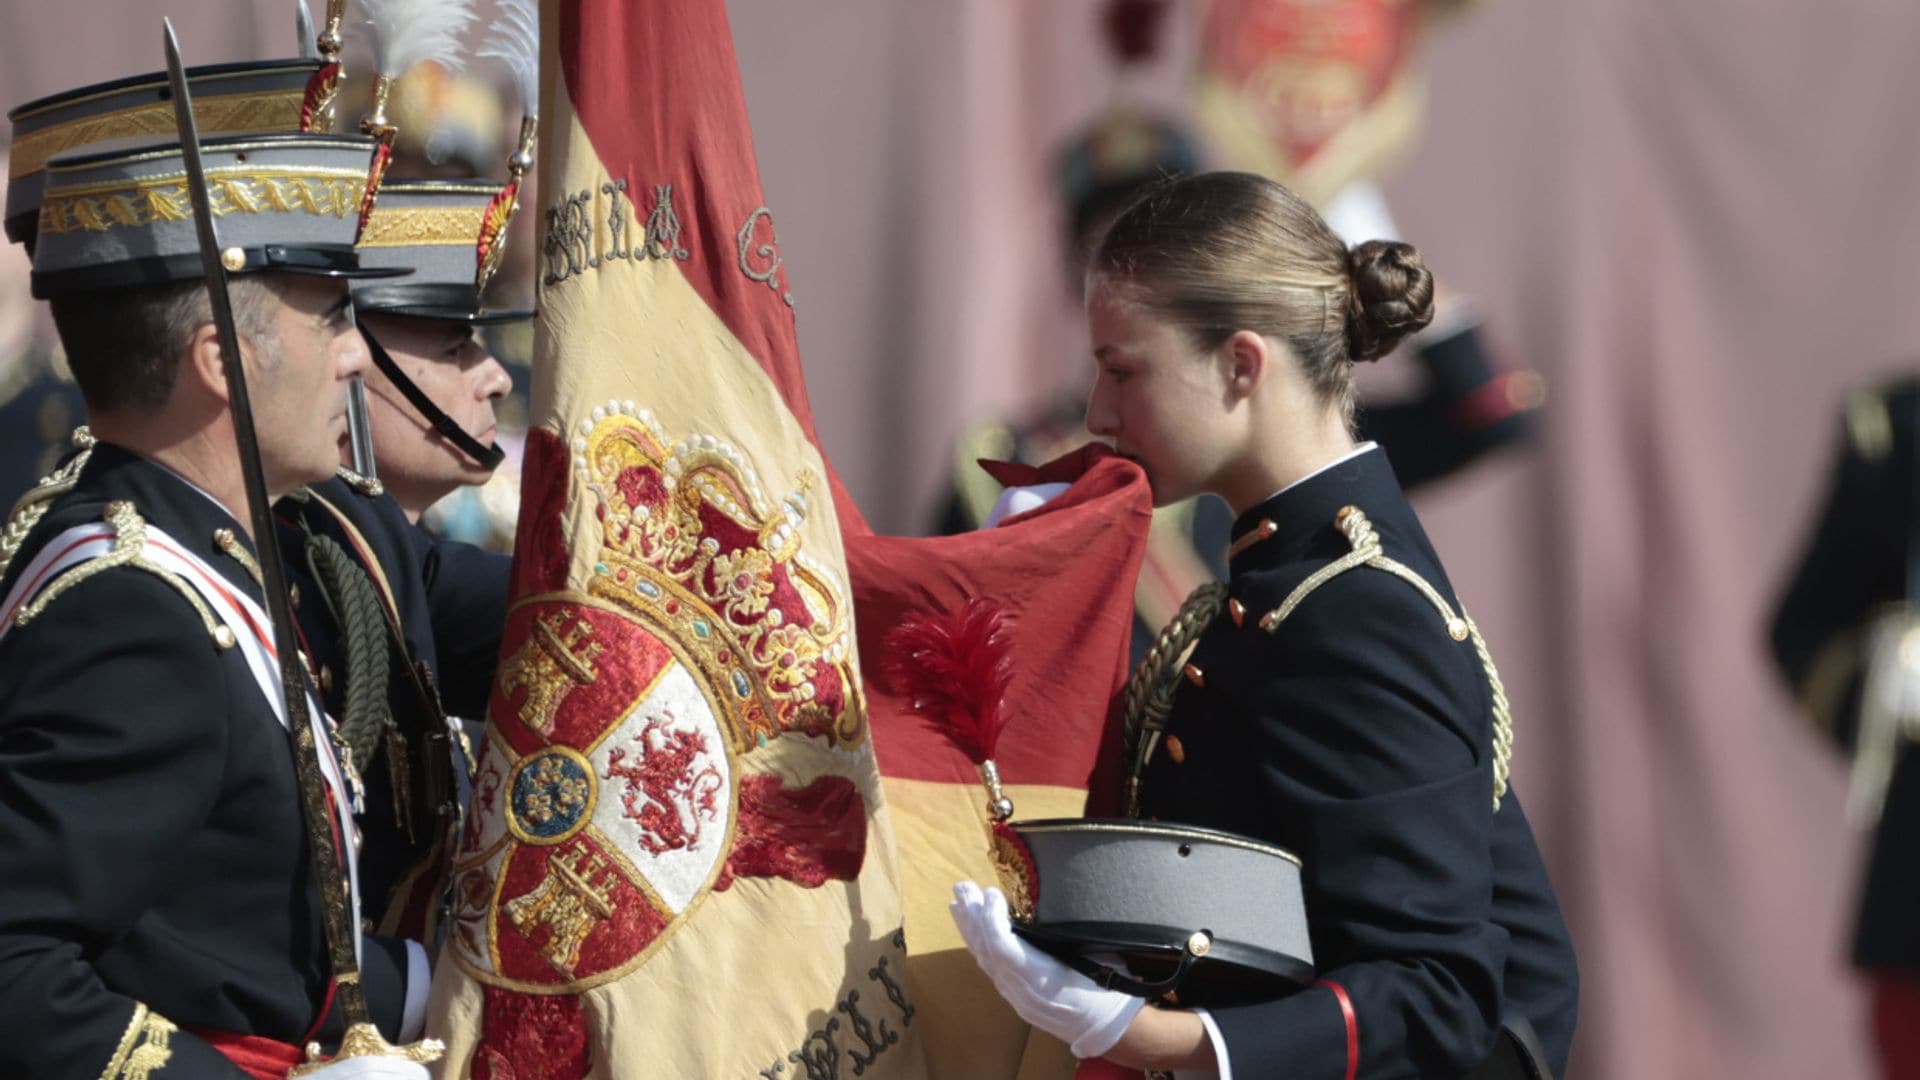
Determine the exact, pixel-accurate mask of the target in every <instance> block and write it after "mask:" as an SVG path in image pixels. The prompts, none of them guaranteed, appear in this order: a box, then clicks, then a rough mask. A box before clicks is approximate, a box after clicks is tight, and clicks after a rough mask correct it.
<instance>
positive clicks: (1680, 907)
mask: <svg viewBox="0 0 1920 1080" xmlns="http://www.w3.org/2000/svg"><path fill="white" fill-rule="evenodd" d="M729 9H730V10H731V12H732V14H733V18H734V25H735V32H736V36H737V38H738V48H739V55H740V60H741V64H742V68H743V78H744V80H745V83H746V89H747V96H748V103H749V106H750V108H751V109H752V113H753V119H754V126H755V133H756V141H757V143H758V148H759V153H760V161H761V168H762V173H763V177H764V180H765V186H766V190H767V195H768V201H769V204H770V205H771V206H772V207H773V209H774V213H775V220H776V224H777V227H778V230H779V236H780V242H781V247H782V252H783V254H784V255H785V257H786V259H787V264H788V268H789V270H790V272H791V274H792V281H793V283H794V289H795V292H796V295H797V300H798V310H799V319H800V337H801V341H802V344H803V347H804V349H805V353H806V356H807V358H808V367H809V379H810V382H811V385H812V388H813V394H814V405H815V409H816V413H817V416H818V419H819V423H820V428H821V431H822V435H823V438H824V439H825V441H826V443H827V448H828V450H829V452H830V453H831V454H832V455H833V456H834V458H835V461H836V464H837V465H838V467H839V468H840V470H841V472H842V474H843V475H844V476H845V478H846V480H847V481H848V483H849V484H850V485H851V486H852V488H853V490H854V491H855V493H856V494H857V495H858V496H859V497H860V498H861V500H862V502H863V505H864V507H865V509H866V512H867V514H868V515H869V517H871V518H872V519H873V521H874V522H875V524H876V525H877V526H879V527H881V528H889V529H894V530H901V531H905V530H911V529H914V528H916V527H918V526H919V525H920V524H921V523H922V522H924V521H925V520H926V516H927V514H928V513H929V511H930V510H931V508H932V505H933V503H934V501H935V499H936V498H937V494H938V491H939V489H940V487H941V486H942V484H943V483H944V479H945V476H946V472H947V466H948V457H949V451H948V449H947V447H948V444H949V442H950V440H951V438H952V436H953V435H954V434H955V433H956V432H958V431H959V430H961V429H962V428H963V427H964V426H966V425H967V424H968V423H970V422H972V421H974V420H977V419H979V418H981V417H984V416H988V415H992V414H995V413H997V412H1001V411H1004V410H1006V409H1009V408H1014V407H1018V406H1022V405H1027V404H1031V403H1033V402H1037V401H1040V400H1044V399H1046V398H1048V397H1050V396H1051V395H1052V394H1053V393H1054V392H1056V391H1057V390H1058V389H1059V388H1061V387H1064V386H1068V385H1071V384H1072V383H1073V382H1074V381H1075V379H1076V378H1077V377H1078V376H1079V374H1080V371H1081V367H1082V365H1083V364H1084V363H1085V361H1084V360H1083V359H1082V355H1083V354H1082V346H1081V344H1080V341H1079V331H1078V327H1077V325H1076V323H1075V321H1074V317H1075V312H1074V304H1073V300H1072V297H1071V295H1070V290H1069V288H1068V286H1067V283H1065V282H1063V281H1062V279H1061V272H1060V271H1059V269H1058V262H1059V260H1058V256H1057V252H1056V250H1055V247H1054V243H1055V239H1056V237H1057V234H1058V232H1059V222H1058V219H1057V218H1056V216H1055V215H1056V210H1055V207H1054V203H1053V198H1052V195H1051V191H1050V175H1049V173H1048V165H1049V161H1050V156H1049V155H1050V154H1051V151H1052V149H1053V147H1054V145H1055V143H1056V142H1057V140H1058V139H1060V138H1061V137H1063V136H1064V135H1065V134H1067V133H1068V132H1069V131H1070V130H1071V129H1072V128H1073V126H1074V125H1075V124H1076V123H1078V122H1080V121H1082V120H1084V119H1085V118H1086V117H1087V116H1088V115H1090V114H1091V113H1092V112H1093V111H1094V110H1095V109H1097V108H1098V107H1099V105H1100V104H1101V103H1102V102H1103V101H1104V100H1105V97H1106V95H1107V92H1108V86H1109V82H1110V73H1109V71H1108V68H1107V64H1106V61H1105V60H1104V57H1103V53H1102V50H1101V47H1100V44H1099V41H1098V38H1097V36H1096V34H1095V33H1094V32H1093V19H1094V16H1095V13H1096V11H1097V10H1098V3H1097V2H1096V0H932V2H920V3H897V2H891V3H890V2H885V0H808V2H805V3H796V2H794V0H730V3H729ZM163 11H167V12H171V13H174V14H175V15H176V22H177V23H178V24H179V26H180V29H181V35H182V39H183V41H184V42H185V43H186V47H187V51H188V54H189V56H190V59H191V60H192V61H194V62H212V61H216V60H222V59H232V58H237V57H240V56H244V55H248V54H249V53H252V54H255V55H262V54H264V53H263V52H262V50H264V51H265V52H271V53H275V54H279V53H284V52H286V51H288V49H289V47H290V45H291V41H292V34H291V30H290V26H291V17H290V11H291V5H290V4H285V3H282V2H280V0H254V2H252V3H240V2H212V0H167V2H166V3H163V4H142V3H133V2H131V0H125V2H115V3H108V2H105V0H66V2H62V3H48V2H46V0H0V25H4V26H6V27H7V28H8V29H7V31H6V32H5V33H4V34H3V35H0V91H4V97H5V99H6V100H7V101H9V102H18V101H21V100H24V99H25V98H27V97H29V96H34V95H38V94H43V93H48V92H53V91H56V90H60V89H64V88H66V87H68V86H71V85H74V84H76V83H78V82H81V81H86V80H92V79H102V78H108V77H112V76H115V75H120V74H125V73H130V72H132V71H135V70H148V69H152V68H154V67H157V66H158V63H159V57H160V50H159V31H158V17H159V14H160V13H161V12H163ZM149 24H151V25H149ZM1174 29H1175V30H1176V35H1175V39H1176V40H1175V43H1174V46H1175V47H1174V50H1173V51H1174V52H1175V53H1178V51H1179V48H1178V46H1179V41H1180V38H1181V37H1182V35H1184V33H1185V28H1184V26H1176V27H1175V28H1174ZM1916 40H1920V6H1917V5H1913V4H1909V3H1897V2H1895V0H1827V2H1826V3H1822V4H1818V5H1813V4H1799V5H1771V6H1769V5H1755V4H1751V3H1748V2H1744V0H1692V2H1690V3H1671V2H1663V0H1614V2H1611V3H1592V2H1574V0H1529V2H1522V0H1492V2H1490V3H1487V4H1483V5H1481V6H1479V7H1478V8H1476V9H1475V10H1474V11H1473V12H1472V13H1471V14H1470V15H1468V16H1467V17H1465V18H1462V19H1460V20H1458V21H1457V22H1455V23H1452V24H1450V25H1448V26H1446V27H1445V28H1443V30H1442V31H1441V33H1440V34H1439V36H1438V37H1437V39H1436V40H1435V41H1434V43H1433V47H1432V49H1431V51H1430V53H1429V57H1428V60H1429V63H1428V66H1429V68H1430V71H1431V73H1432V101H1431V106H1432V108H1431V123H1430V125H1429V131H1428V136H1427V138H1426V140H1425V142H1424V143H1423V144H1422V145H1421V147H1420V148H1419V149H1418V151H1417V152H1416V153H1415V154H1414V155H1413V157H1412V159H1411V160H1410V161H1408V162H1407V164H1406V165H1405V167H1404V168H1403V169H1402V170H1401V171H1400V172H1399V173H1398V174H1397V175H1396V177H1395V178H1394V179H1393V181H1392V183H1391V184H1390V185H1389V193H1390V196H1391V199H1392V202H1393V205H1394V208H1395V211H1396V214H1397V216H1398V218H1399V224H1400V228H1401V231H1402V232H1403V233H1404V234H1405V235H1406V236H1407V237H1408V238H1409V239H1411V240H1412V241H1413V242H1415V243H1416V244H1418V245H1419V246H1420V247H1421V248H1422V250H1423V251H1424V252H1425V253H1426V255H1427V257H1428V260H1429V262H1430V263H1431V264H1432V265H1433V266H1435V267H1436V268H1437V269H1438V270H1439V272H1440V273H1441V274H1442V276H1443V277H1444V278H1445V279H1446V280H1447V281H1448V283H1449V284H1450V285H1451V286H1452V287H1453V288H1455V289H1458V290H1461V291H1463V292H1467V293H1470V294H1472V295H1474V296H1475V297H1477V298H1478V299H1479V301H1480V302H1481V305H1482V307H1483V308H1484V310H1485V312H1486V315H1487V317H1488V323H1489V326H1490V327H1491V330H1492V333H1493V336H1494V338H1495V340H1496V341H1497V342H1498V343H1499V344H1500V345H1501V346H1503V347H1504V349H1505V350H1507V351H1508V352H1509V353H1510V355H1511V356H1512V357H1514V358H1516V359H1521V360H1524V361H1525V362H1527V363H1529V364H1531V365H1532V366H1534V367H1536V368H1538V369H1540V370H1541V371H1543V372H1544V373H1545V374H1546V375H1547V377H1548V378H1549V380H1550V382H1551V385H1552V391H1553V397H1552V400H1551V402H1550V404H1549V411H1548V412H1547V414H1546V417H1545V422H1544V424H1543V427H1542V430H1541V432H1540V437H1539V439H1538V440H1537V442H1536V444H1535V445H1534V447H1533V448H1532V449H1531V450H1528V451H1524V452H1521V453H1518V454H1510V455H1508V456H1507V457H1505V458H1502V459H1500V460H1498V461H1495V462H1492V463H1490V464H1488V465H1486V466H1484V467H1482V468H1480V469H1479V470H1477V471H1476V472H1474V473H1473V474H1472V475H1470V476H1467V477H1463V478H1461V479H1460V480H1458V481H1455V482H1452V483H1450V484H1449V485H1447V486H1444V487H1443V488H1441V489H1440V490H1437V491H1435V492H1433V494H1432V495H1430V496H1428V497H1426V498H1424V500H1423V502H1422V510H1423V514H1424V516H1425V518H1426V520H1427V522H1428V524H1429V526H1430V528H1431V531H1432V532H1433V534H1434V538H1435V541H1436V543H1437V544H1438V546H1439V548H1440V550H1441V551H1442V553H1443V554H1444V556H1445V557H1446V559H1447V561H1448V565H1449V569H1450V572H1451V574H1452V577H1453V579H1454V581H1455V584H1456V585H1457V586H1458V587H1459V589H1460V591H1461V593H1462V594H1463V595H1464V596H1465V597H1466V598H1467V600H1468V602H1469V603H1470V604H1471V606H1472V608H1473V610H1474V612H1475V614H1476V617H1477V618H1478V620H1479V622H1480V623H1481V625H1482V626H1484V627H1485V628H1486V629H1487V631H1488V635H1489V637H1490V638H1491V640H1492V641H1493V643H1494V646H1495V649H1496V651H1497V653H1498V655H1499V656H1500V658H1501V661H1502V669H1503V671H1504V673H1505V674H1506V678H1507V683H1508V685H1509V688H1510V689H1511V691H1512V693H1513V696H1514V698H1515V702H1516V706H1517V709H1518V710H1519V716H1520V721H1519V723H1520V726H1519V736H1518V737H1519V747H1518V750H1517V755H1518V759H1519V760H1518V765H1517V768H1516V776H1517V778H1518V780H1517V784H1518V787H1519V790H1521V791H1522V792H1523V794H1524V797H1525V798H1526V800H1527V805H1528V808H1529V812H1530V813H1531V815H1532V816H1533V818H1534V821H1535V824H1536V828H1537V829H1538V831H1539V833H1540V836H1541V841H1542V845H1543V847H1544V848H1545V850H1546V853H1547V856H1548V860H1549V862H1550V863H1551V864H1552V866H1553V869H1554V872H1555V880H1556V883H1557V884H1558V886H1559V888H1560V890H1561V894H1562V897H1563V900H1564V902H1565V904H1566V907H1567V910H1568V914H1569V917H1570V919H1571V920H1572V922H1573V924H1574V928H1575V933H1576V937H1577V940H1578V942H1579V945H1580V947H1581V956H1582V961H1583V965H1584V975H1585V981H1584V988H1585V1009H1584V1013H1583V1020H1582V1028H1581V1033H1580V1039H1579V1044H1578V1046H1577V1050H1576V1065H1575V1075H1576V1076H1577V1077H1595V1078H1606V1080H1644V1078H1656V1077H1688V1078H1695V1077H1698V1078H1717V1077H1728V1078H1732V1077H1742V1078H1747V1077H1753V1078H1778V1080H1789V1078H1793V1080H1798V1078H1801V1077H1807V1076H1820V1077H1823V1078H1826V1080H1845V1078H1850V1077H1865V1076H1868V1075H1870V1073H1869V1069H1868V1066H1867V1061H1868V1057H1867V1055H1866V1049H1865V1045H1864V1028H1863V1026H1862V1025H1863V1019H1862V1015H1861V1011H1860V1000H1859V995H1858V993H1857V990H1856V987H1855V984H1854V981H1853V977H1852V975H1851V973H1850V972H1848V971H1847V970H1846V968H1845V966H1844V962H1843V959H1842V957H1843V955H1844V949H1845V944H1846V931H1847V924H1848V920H1849V918H1850V913H1851V903H1852V899H1851V892H1852V888H1853V873H1854V862H1855V857H1856V852H1855V847H1856V844H1855V841H1854V839H1853V838H1852V837H1851V836H1850V835H1849V834H1848V832H1847V831H1846V830H1845V828H1844V827H1843V826H1842V824H1841V809H1840V798H1839V793H1840V788H1841V770H1840V766H1839V764H1838V763H1837V762H1836V761H1835V760H1834V759H1833V758H1832V755H1830V754H1828V753H1827V752H1826V751H1825V748H1824V747H1821V746H1819V745H1817V744H1815V742H1814V741H1813V740H1812V739H1811V738H1810V737H1808V736H1807V735H1806V734H1805V733H1804V732H1803V731H1802V730H1801V729H1800V727H1799V726H1798V723H1797V721H1796V720H1795V718H1794V717H1793V715H1792V712H1791V709H1790V707H1789V703H1788V702H1787V700H1786V698H1785V695H1784V694H1783V692H1782V691H1781V690H1780V689H1779V688H1778V686H1777V685H1776V682H1775V680H1774V678H1773V676H1772V674H1771V672H1770V670H1769V669H1768V667H1767V666H1766V663H1765V659H1764V656H1763V655H1762V652H1761V645H1760V641H1761V627H1762V624H1763V620H1764V618H1765V614H1766V609H1767V606H1768V604H1769V603H1770V602H1771V599H1772V597H1773V595H1774V593H1775V591H1776V589H1777V588H1778V585H1779V580H1780V577H1781V575H1782V573H1783V572H1784V570H1785V568H1786V566H1787V564H1788V561H1789V559H1790V558H1791V557H1792V554H1793V552H1794V549H1795V547H1796V545H1797V544H1798V543H1799V540H1800V537H1801V535H1802V530H1803V526H1804V518H1805V516H1806V515H1807V514H1808V513H1810V512H1811V509H1812V503H1813V499H1814V497H1815V494H1816V488H1817V486H1818V484H1819V481H1820V478H1821V475H1822V473H1823V471H1824V469H1825V467H1826V462H1827V458H1828V454H1829V453H1830V450H1831V444H1832V442H1833V438H1834V432H1835V427H1836V424H1835V409H1836V407H1837V405H1838V403H1839V401H1840V398H1841V394H1842V392H1843V390H1844V389H1845V388H1846V387H1848V386H1850V385H1852V384H1854V383H1856V382H1858V381H1859V380H1861V379H1863V378H1865V377H1867V376H1869V375H1870V374H1872V373H1874V372H1878V371H1883V370H1888V369H1890V368H1891V367H1894V366H1896V365H1897V364H1899V363H1900V361H1901V360H1902V359H1903V358H1906V357H1911V356H1913V355H1915V354H1916V353H1917V352H1920V348H1917V347H1916V346H1920V305H1916V304H1914V303H1913V302H1911V300H1910V299H1909V297H1908V296H1907V295H1906V293H1907V291H1908V290H1909V288H1910V286H1909V282H1910V281H1911V280H1912V277H1913V276H1912V274H1911V272H1910V271H1909V269H1908V267H1907V266H1906V259H1907V258H1908V257H1910V253H1911V252H1914V251H1920V200H1917V199H1916V193H1917V192H1920V133H1916V124H1915V122H1914V120H1915V118H1914V115H1913V113H1914V112H1915V111H1916V109H1917V108H1920V69H1916V68H1915V67H1914V66H1913V64H1912V63H1911V57H1910V55H1908V54H1909V53H1910V51H1911V48H1910V46H1911V43H1912V42H1914V41H1916ZM1180 74H1181V73H1180V71H1179V70H1178V65H1177V64H1176V63H1173V62H1169V63H1167V64H1165V65H1163V66H1162V69H1161V70H1159V71H1157V72H1156V73H1155V74H1154V75H1153V76H1152V77H1150V78H1149V79H1148V80H1147V85H1146V86H1145V88H1144V93H1146V95H1147V96H1149V97H1151V98H1154V99H1157V100H1160V101H1164V102H1167V103H1169V104H1172V103H1175V102H1177V100H1178V91H1179V86H1180ZM18 257H19V255H18V252H17V250H14V249H9V250H7V251H5V252H0V258H8V259H17V258H18ZM1370 374H1371V373H1370ZM1382 375H1383V376H1384V379H1383V381H1391V378H1392V373H1391V372H1386V373H1382Z"/></svg>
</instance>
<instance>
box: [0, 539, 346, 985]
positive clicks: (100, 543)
mask: <svg viewBox="0 0 1920 1080" xmlns="http://www.w3.org/2000/svg"><path fill="white" fill-rule="evenodd" d="M115 540H116V534H115V532H114V530H113V527H112V526H110V525H107V524H105V523H98V522H96V523H92V524H87V525H76V526H74V527H73V528H71V529H68V530H66V531H65V532H63V533H61V534H59V535H58V536H55V537H54V538H53V539H52V540H50V541H48V542H47V543H46V544H45V545H44V546H42V547H41V549H40V551H39V553H38V554H37V555H35V556H34V558H33V561H32V562H29V563H28V564H27V565H26V568H25V569H23V570H22V571H21V572H20V576H19V577H18V578H16V579H15V581H14V587H13V590H12V591H11V592H10V593H9V594H8V595H7V598H6V600H5V602H4V603H0V637H4V636H6V634H7V632H8V631H10V630H12V629H13V626H14V622H15V621H16V620H17V619H18V618H19V614H20V609H21V608H23V607H25V606H26V605H27V604H28V603H30V602H32V600H33V598H34V597H35V596H38V595H39V594H40V593H41V591H43V590H44V589H45V588H46V587H47V586H48V585H50V584H52V583H53V582H54V581H55V580H57V579H58V578H59V577H60V576H61V575H62V574H64V573H66V572H68V571H70V570H72V569H73V568H74V567H76V566H79V565H81V564H82V563H86V562H90V561H92V560H94V559H97V558H99V557H101V556H103V555H106V554H107V553H109V552H111V551H112V550H113V547H114V543H115ZM140 556H141V561H142V562H144V563H146V564H148V565H149V566H150V567H152V568H154V569H159V570H163V571H165V572H167V573H169V574H172V575H174V576H175V577H177V578H179V579H180V580H182V581H185V582H186V583H187V584H188V585H190V586H192V587H193V591H194V592H196V593H198V594H199V596H200V598H201V599H202V600H204V601H205V602H206V604H207V607H208V608H209V609H210V610H211V611H212V612H213V614H214V617H215V618H216V619H218V620H219V621H220V622H222V623H224V624H226V627H227V629H229V630H231V631H232V632H233V636H234V640H235V644H236V646H237V647H238V648H239V649H240V652H241V655H242V656H244V657H245V658H246V661H247V670H248V671H250V672H251V673H252V674H253V678H254V682H255V683H257V684H258V685H259V687H260V693H261V694H262V695H264V696H265V697H266V699H267V704H268V705H269V706H270V707H271V708H272V709H273V715H274V718H275V719H276V720H278V721H280V726H281V727H282V728H285V727H287V698H286V692H285V688H284V686H282V684H281V681H280V657H279V653H278V652H277V651H276V650H275V649H274V645H273V632H272V629H271V627H272V625H273V624H272V621H271V620H270V619H268V617H267V613H266V612H265V611H264V610H262V609H261V607H260V605H259V604H258V603H256V602H255V601H254V599H253V598H252V597H251V596H248V595H247V594H246V593H245V592H243V591H241V590H239V589H236V588H234V587H233V586H232V585H231V584H230V583H229V582H228V581H227V580H226V578H224V577H223V576H221V574H220V572H219V571H217V570H215V569H214V568H213V567H211V566H209V565H207V563H206V561H205V560H204V559H201V558H200V557H199V556H197V555H195V554H194V553H193V552H191V551H189V550H187V548H186V547H185V546H184V545H182V544H181V543H180V542H179V541H177V540H175V539H174V538H173V537H171V536H169V535H167V533H166V532H165V531H164V530H162V529H160V528H159V527H158V526H156V525H154V524H153V523H151V522H148V523H146V537H145V542H144V543H143V544H142V545H141V550H140ZM307 717H308V722H309V723H310V724H311V725H312V729H313V738H314V745H315V746H317V747H320V748H322V750H321V753H319V754H318V755H317V756H318V757H319V759H320V771H321V773H322V774H323V775H324V776H325V777H326V782H327V787H328V788H329V789H330V790H331V791H332V792H333V800H332V801H333V818H334V826H335V831H334V835H335V836H336V837H337V838H338V841H337V842H344V843H347V844H350V845H352V846H351V847H350V848H349V849H348V850H349V851H350V852H351V853H352V854H351V856H350V857H349V858H347V859H346V864H347V880H348V889H349V892H350V894H351V896H350V903H351V906H352V909H353V925H354V926H355V927H358V926H359V925H360V859H359V851H360V840H359V834H358V832H357V831H356V830H355V829H354V825H353V816H352V813H351V810H350V809H349V808H350V806H351V805H352V804H351V800H350V797H349V794H348V791H347V785H346V781H345V779H344V778H343V777H342V776H341V773H340V762H339V761H338V760H337V759H336V758H335V756H334V754H333V752H332V748H333V739H332V737H331V736H330V735H329V733H328V731H327V720H326V711H325V710H324V709H323V708H322V706H321V704H320V700H319V699H318V698H317V697H315V696H314V695H313V692H312V690H311V689H309V690H308V692H307ZM354 946H355V951H356V953H357V952H358V951H359V935H358V934H357V933H356V934H355V935H354Z"/></svg>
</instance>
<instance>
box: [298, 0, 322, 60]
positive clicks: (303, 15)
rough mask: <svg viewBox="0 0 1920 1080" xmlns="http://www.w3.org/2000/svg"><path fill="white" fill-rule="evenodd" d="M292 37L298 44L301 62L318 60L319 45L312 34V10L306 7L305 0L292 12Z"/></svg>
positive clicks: (301, 0)
mask: <svg viewBox="0 0 1920 1080" xmlns="http://www.w3.org/2000/svg"><path fill="white" fill-rule="evenodd" d="M293 36H294V40H296V41H297V42H299V46H298V47H299V49H300V51H299V53H298V54H296V55H298V56H299V57H300V59H302V60H318V59H320V44H319V42H318V41H317V40H316V39H315V36H314V32H313V9H311V8H309V7H307V0H299V6H298V7H296V8H295V9H294V12H293Z"/></svg>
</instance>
